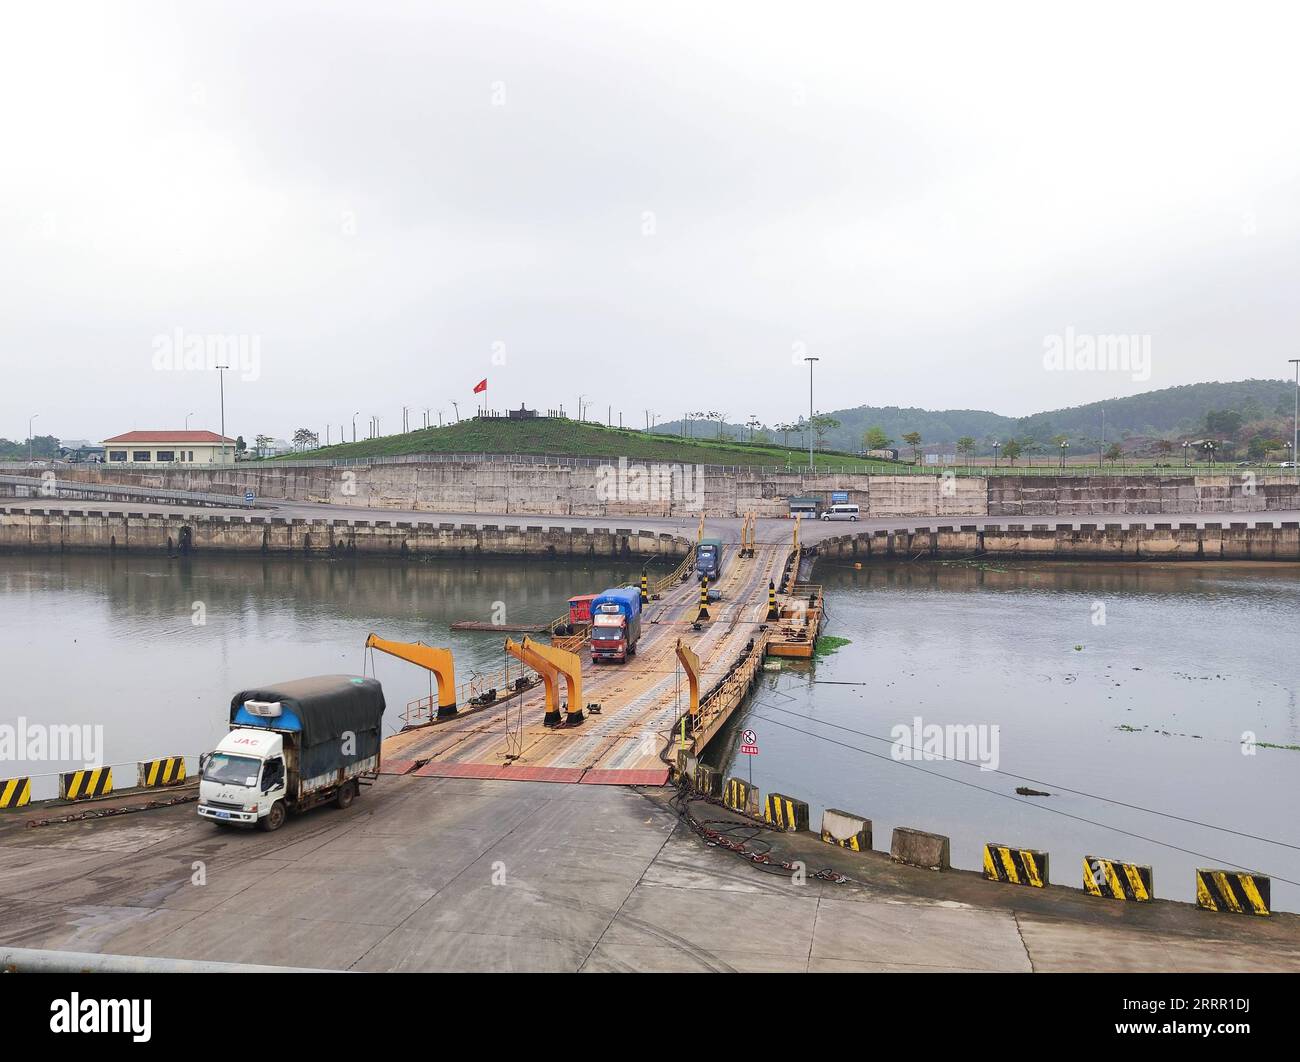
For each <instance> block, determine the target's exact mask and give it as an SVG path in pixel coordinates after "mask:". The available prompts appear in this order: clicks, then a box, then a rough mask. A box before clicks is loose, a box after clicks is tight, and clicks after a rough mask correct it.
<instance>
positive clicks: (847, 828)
mask: <svg viewBox="0 0 1300 1062" xmlns="http://www.w3.org/2000/svg"><path fill="white" fill-rule="evenodd" d="M822 840H823V841H825V842H826V843H827V844H836V845H839V846H840V847H841V848H847V849H848V850H849V851H850V852H870V851H871V820H870V819H864V818H863V817H862V816H861V815H854V814H853V813H851V812H848V811H837V810H836V809H835V808H827V809H826V810H825V811H823V812H822Z"/></svg>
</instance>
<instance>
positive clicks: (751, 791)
mask: <svg viewBox="0 0 1300 1062" xmlns="http://www.w3.org/2000/svg"><path fill="white" fill-rule="evenodd" d="M722 802H723V803H724V804H725V805H726V806H727V807H729V808H731V810H732V811H739V812H740V813H741V814H743V815H749V816H751V817H752V818H758V817H759V809H760V807H761V806H762V805H761V804H760V803H759V800H758V789H757V788H756V787H755V786H752V785H750V784H749V783H748V782H746V781H745V780H744V779H743V778H728V779H727V782H726V785H725V786H724V787H723V789H722Z"/></svg>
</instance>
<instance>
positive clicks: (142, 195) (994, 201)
mask: <svg viewBox="0 0 1300 1062" xmlns="http://www.w3.org/2000/svg"><path fill="white" fill-rule="evenodd" d="M904 6H906V10H902V8H903V7H904ZM1044 6H1045V5H1041V4H1027V5H1024V6H1016V7H1010V6H1006V5H988V4H978V5H972V4H964V5H961V6H958V7H952V8H948V7H940V6H934V5H924V6H923V5H898V4H888V5H885V4H880V5H868V4H863V3H851V4H850V3H846V4H842V5H818V4H812V3H807V2H800V3H797V4H792V3H784V4H771V5H765V4H755V3H753V2H747V3H736V4H722V3H704V2H702V0H695V2H687V3H674V2H666V0H655V2H653V3H645V4H631V3H626V2H619V3H615V4H610V3H600V4H598V3H546V4H540V3H530V4H508V5H507V4H495V3H487V2H483V0H467V2H464V3H432V2H426V3H410V4H407V3H385V2H382V0H365V2H362V0H354V2H352V3H347V4H330V3H322V2H320V0H313V2H311V3H296V2H276V0H268V2H262V3H257V4H253V3H239V4H237V3H230V2H222V3H212V4H200V3H193V2H183V0H182V2H175V0H172V2H168V3H159V4H146V3H135V4H123V5H111V4H107V3H93V4H86V5H84V6H83V5H73V4H64V3H57V2H51V3H40V4H25V5H21V6H20V5H10V6H9V7H8V8H7V10H6V16H5V23H6V24H5V27H4V31H3V34H2V35H0V156H2V163H0V233H2V238H0V342H2V344H3V352H4V353H3V357H4V361H3V367H4V373H3V384H0V435H4V436H8V437H10V438H19V439H21V438H25V437H26V433H27V418H28V417H29V416H30V415H31V414H33V413H38V414H39V415H40V416H39V419H38V420H37V421H36V422H35V430H36V432H37V434H46V433H49V434H55V435H59V436H61V437H63V438H71V437H88V438H92V439H99V438H102V437H104V436H106V435H110V434H115V433H117V432H121V431H126V430H129V429H133V428H141V429H143V428H168V427H179V426H181V425H182V424H183V423H184V421H185V417H186V414H188V413H191V412H192V413H193V414H194V415H193V416H192V417H191V418H190V422H189V423H190V427H192V428H193V427H209V428H214V429H215V428H216V427H217V426H218V404H217V393H218V392H217V378H216V375H215V374H214V373H212V372H210V371H207V370H205V369H201V368H197V369H186V368H184V367H182V368H180V369H169V368H167V366H168V365H169V364H171V362H169V360H168V359H169V358H170V357H171V355H172V354H173V353H175V352H176V350H175V348H176V346H177V341H178V339H179V341H180V345H181V346H182V347H183V346H184V343H185V341H186V340H187V339H193V338H194V337H198V339H199V340H200V341H202V340H203V339H204V338H205V337H208V336H221V335H233V336H242V337H244V344H245V345H244V349H245V350H246V351H247V352H248V357H249V359H250V360H249V363H248V364H246V365H245V366H244V367H243V371H240V369H239V367H237V368H236V370H235V371H232V373H230V374H227V377H226V415H227V428H228V431H229V433H230V434H232V435H233V434H237V433H242V434H244V435H245V436H246V437H248V438H249V439H250V440H251V438H252V437H253V436H254V435H256V434H258V433H260V432H265V433H268V434H273V435H278V436H288V435H289V434H290V433H291V432H292V430H293V429H294V428H296V427H300V426H308V427H311V428H314V429H316V430H319V431H320V432H321V433H322V435H323V434H324V429H325V425H326V424H327V423H329V424H331V425H333V426H334V427H333V428H332V432H334V433H335V436H334V437H335V438H337V434H336V433H337V430H338V429H337V426H338V425H339V424H340V423H346V424H348V425H349V427H348V432H349V434H350V431H351V428H350V424H351V419H352V414H353V412H354V411H360V413H361V416H360V417H359V418H358V422H359V426H358V431H359V433H360V434H364V432H365V425H366V423H367V421H368V418H369V417H370V415H371V414H379V415H380V416H381V417H382V427H383V430H384V431H385V432H387V431H392V430H395V429H396V428H397V427H398V425H399V424H400V417H401V413H400V410H401V406H402V405H404V404H405V405H409V406H411V407H413V408H414V409H415V410H417V412H415V413H413V414H412V417H413V423H416V424H418V423H419V422H420V421H421V419H422V416H423V413H422V410H423V409H424V408H425V407H431V408H432V409H434V410H435V413H434V414H433V417H434V420H435V422H436V419H437V413H436V410H438V409H442V410H443V411H444V417H445V418H448V417H450V416H451V414H452V401H453V400H455V401H457V402H459V403H460V410H461V413H462V414H465V413H466V412H467V411H469V410H472V408H473V406H474V404H475V398H474V396H473V395H472V394H471V388H472V386H473V385H474V383H476V382H477V381H478V380H479V379H481V378H483V377H487V378H488V379H489V381H490V384H489V398H490V401H491V404H492V405H494V406H496V407H497V408H504V407H506V406H516V407H517V406H518V405H519V404H520V403H521V402H527V403H528V405H530V406H533V407H541V408H543V409H545V408H547V407H551V406H558V405H559V404H560V403H563V404H564V406H565V409H566V410H568V411H572V410H573V409H574V407H575V405H576V403H577V399H578V395H579V394H585V395H587V396H588V398H589V400H590V402H591V403H592V407H593V410H596V411H599V415H600V416H601V417H602V418H603V417H604V414H605V409H606V407H607V406H608V405H612V406H613V409H614V417H615V420H617V417H618V413H619V411H622V412H623V414H624V416H625V417H626V418H627V420H628V421H629V422H630V423H634V424H641V423H644V412H643V411H644V410H645V409H647V408H649V409H652V410H654V411H656V412H657V413H658V415H659V418H660V419H664V420H666V419H672V418H674V417H677V416H679V415H680V414H681V413H682V411H683V410H687V409H698V408H706V409H717V410H720V411H725V412H727V413H728V414H729V415H730V419H732V420H736V421H739V420H743V419H745V418H746V417H747V416H748V415H750V414H757V415H758V416H759V418H760V419H762V420H765V421H767V422H769V423H771V422H776V421H780V420H783V419H788V418H792V417H794V416H796V415H797V414H798V413H800V412H801V411H804V410H806V408H807V369H806V367H805V366H804V365H803V364H802V363H801V362H799V360H798V359H799V357H800V355H801V354H803V353H813V354H817V355H819V356H820V357H821V359H822V360H821V362H820V363H819V364H818V366H817V381H816V384H817V406H818V408H822V409H833V408H841V407H845V406H853V405H861V404H896V405H918V406H925V407H930V408H947V407H960V408H985V409H992V410H995V411H998V412H1002V413H1006V414H1012V415H1022V414H1026V413H1029V412H1033V411H1036V410H1040V409H1046V408H1053V407H1057V406H1063V405H1076V404H1079V403H1081V402H1086V401H1092V400H1095V399H1100V398H1106V397H1110V396H1116V395H1124V394H1133V393H1137V392H1140V391H1144V390H1150V389H1153V388H1156V387H1165V386H1169V385H1174V384H1183V383H1192V382H1196V381H1200V380H1207V379H1208V380H1212V379H1238V378H1242V377H1248V376H1259V377H1264V376H1267V377H1274V378H1277V377H1282V376H1287V375H1289V368H1290V367H1289V366H1288V365H1287V364H1286V359H1287V358H1289V357H1296V356H1300V329H1298V328H1297V323H1298V322H1297V306H1298V305H1300V300H1298V299H1297V292H1300V240H1298V239H1297V237H1300V180H1298V174H1300V117H1298V116H1300V64H1297V63H1296V62H1295V59H1294V46H1295V40H1296V33H1295V31H1296V28H1297V27H1296V25H1295V24H1294V22H1292V21H1291V20H1289V19H1287V18H1286V17H1285V16H1282V15H1279V14H1276V13H1271V12H1273V9H1270V8H1263V7H1261V8H1257V9H1256V8H1252V7H1250V6H1249V5H1246V4H1241V3H1234V4H1231V5H1229V4H1218V5H1215V6H1214V7H1212V8H1204V9H1201V8H1197V7H1196V6H1194V5H1189V4H1178V5H1170V6H1168V7H1163V6H1162V5H1152V6H1151V7H1152V9H1151V10H1150V11H1144V9H1143V7H1142V6H1141V5H1132V4H1120V5H1116V6H1114V7H1109V6H1106V5H1096V4H1094V5H1087V6H1086V7H1080V8H1077V9H1076V10H1075V12H1074V13H1073V14H1070V15H1066V14H1063V13H1053V12H1048V11H1045V10H1042V8H1043V7H1044ZM1054 6H1055V5H1054ZM1278 10H1284V9H1281V8H1279V9H1278ZM1117 333H1122V334H1126V335H1134V336H1139V337H1143V338H1142V339H1141V341H1140V342H1141V343H1144V344H1146V347H1147V349H1149V352H1150V366H1149V368H1150V371H1149V378H1147V379H1140V378H1139V377H1141V376H1142V375H1143V374H1142V373H1141V372H1133V371H1127V370H1119V371H1108V372H1100V371H1093V370H1086V369H1076V370H1074V371H1050V370H1049V369H1047V368H1046V367H1045V365H1044V352H1045V347H1046V345H1047V344H1048V343H1049V342H1051V337H1054V336H1055V337H1062V336H1066V335H1070V336H1073V337H1076V338H1077V337H1078V336H1084V337H1087V336H1090V335H1102V334H1117ZM1072 342H1073V340H1072ZM1135 349H1138V348H1135ZM254 351H255V352H256V355H257V357H256V359H255V360H256V364H253V363H252V362H253V360H254V359H253V358H252V355H253V352H254ZM182 365H183V362H182Z"/></svg>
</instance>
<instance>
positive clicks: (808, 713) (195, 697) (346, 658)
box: [0, 556, 1300, 910]
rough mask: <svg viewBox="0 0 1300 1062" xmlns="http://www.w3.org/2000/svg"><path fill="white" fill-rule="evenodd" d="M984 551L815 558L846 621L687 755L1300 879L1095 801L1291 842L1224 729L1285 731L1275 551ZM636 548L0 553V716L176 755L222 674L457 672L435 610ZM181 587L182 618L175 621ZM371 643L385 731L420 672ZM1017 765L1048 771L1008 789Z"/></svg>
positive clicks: (571, 579)
mask: <svg viewBox="0 0 1300 1062" xmlns="http://www.w3.org/2000/svg"><path fill="white" fill-rule="evenodd" d="M1001 569H1002V570H990V569H979V568H972V567H965V566H962V565H956V564H954V565H926V566H910V567H893V568H884V567H874V568H867V569H863V570H860V571H855V570H853V569H851V568H845V567H822V568H820V569H819V571H818V578H819V580H820V581H821V582H822V583H823V584H824V585H825V586H826V588H827V593H828V605H829V614H828V625H827V628H826V632H827V633H828V634H832V635H838V636H840V637H844V638H848V639H849V640H850V642H849V644H848V645H847V646H845V647H843V648H841V649H839V650H838V651H836V652H835V653H833V654H831V655H830V656H828V657H826V658H825V659H823V660H821V661H818V662H817V663H815V664H812V665H808V664H796V665H793V666H791V665H789V664H787V665H786V666H785V668H784V669H783V670H782V671H780V672H769V673H765V675H764V680H763V684H762V685H761V687H760V688H759V690H758V694H757V696H756V698H755V701H754V703H753V705H752V707H751V708H750V709H749V711H748V712H747V713H746V715H745V716H744V718H743V719H742V720H738V721H737V726H736V727H733V728H731V730H730V731H729V732H728V733H726V734H725V735H724V740H723V741H721V742H720V743H719V744H718V745H717V747H716V748H715V749H714V750H712V751H711V755H712V756H713V758H714V759H715V760H717V761H718V762H722V763H724V764H725V765H726V766H727V768H728V770H729V771H730V772H731V773H737V774H741V775H742V776H743V775H745V774H747V773H748V772H749V770H750V769H751V767H752V770H753V777H754V781H755V782H756V784H758V785H759V786H760V788H761V789H762V790H764V791H765V792H767V791H772V790H778V791H781V792H786V793H790V794H793V795H796V796H799V797H802V798H803V799H805V800H807V801H808V802H809V803H810V804H811V805H812V812H813V817H814V823H816V821H817V820H818V819H819V818H820V814H821V811H822V809H823V808H826V807H838V808H842V809H845V810H848V811H853V812H857V813H860V814H863V815H866V816H868V817H870V818H871V819H873V821H874V825H875V836H876V841H875V844H876V847H877V848H887V847H888V844H889V833H890V830H891V829H892V828H893V827H894V826H896V825H906V826H914V827H918V828H921V829H927V830H933V831H935V832H939V833H944V834H947V835H949V836H950V837H951V838H952V845H953V853H952V854H953V862H954V863H955V864H956V865H958V866H961V867H966V868H972V869H974V868H977V867H978V866H979V861H980V846H981V845H982V844H983V843H984V842H985V841H995V842H1004V843H1011V844H1020V845H1023V846H1026V847H1038V848H1042V849H1045V850H1048V851H1049V852H1050V853H1051V859H1052V866H1051V870H1052V877H1053V880H1055V881H1057V882H1060V883H1063V884H1071V885H1075V886H1078V885H1079V884H1080V880H1081V875H1082V866H1081V861H1082V858H1083V856H1084V854H1085V853H1088V854H1095V855H1101V856H1107V857H1111V858H1123V859H1129V860H1133V861H1137V862H1143V863H1149V864H1151V865H1152V866H1154V868H1155V881H1156V889H1157V892H1158V894H1159V895H1161V896H1167V897H1171V898H1177V899H1190V898H1192V896H1193V888H1192V880H1193V879H1192V870H1193V868H1194V867H1196V866H1206V865H1212V864H1222V865H1227V864H1231V863H1238V864H1242V865H1245V866H1248V867H1253V868H1255V869H1257V870H1260V871H1264V872H1269V873H1271V874H1273V875H1274V883H1273V889H1274V892H1273V899H1274V905H1275V906H1276V907H1278V908H1279V909H1286V910H1300V888H1297V887H1296V886H1294V885H1290V884H1287V883H1286V882H1284V881H1282V880H1280V879H1283V878H1289V879H1291V880H1292V881H1300V852H1297V851H1296V850H1295V849H1293V848H1287V847H1282V846H1278V845H1273V844H1268V843H1265V842H1263V841H1259V840H1252V839H1250V838H1246V837H1240V836H1235V835H1233V834H1230V833H1224V832H1221V831H1216V830H1213V829H1208V828H1206V827H1203V826H1198V825H1194V824H1192V823H1187V822H1180V821H1177V820H1176V819H1173V818H1169V817H1164V816H1160V815H1156V814H1151V813H1150V812H1148V811H1139V810H1134V809H1133V808H1128V807H1124V806H1122V805H1121V804H1119V803H1116V802H1115V801H1122V802H1123V803H1124V804H1130V805H1135V806H1136V807H1138V808H1143V809H1153V810H1156V811H1162V812H1167V813H1170V814H1172V815H1176V816H1180V817H1182V818H1186V819H1195V820H1199V821H1200V822H1204V823H1210V824H1215V825H1221V826H1226V827H1230V828H1232V829H1236V830H1240V831H1244V832H1246V833H1251V834H1258V835H1260V836H1261V837H1266V838H1271V839H1275V840H1282V841H1286V842H1288V843H1289V844H1291V845H1300V828H1298V827H1297V807H1300V751H1291V750H1284V749H1272V748H1266V747H1258V748H1257V749H1256V751H1255V754H1254V755H1243V746H1242V737H1243V734H1245V733H1247V732H1249V733H1252V734H1253V735H1254V736H1255V739H1256V740H1257V741H1258V742H1268V743H1272V744H1276V745H1300V710H1298V709H1297V697H1296V690H1297V687H1298V686H1300V657H1298V655H1297V652H1296V637H1297V634H1298V633H1300V622H1297V613H1298V610H1297V606H1300V571H1297V569H1296V567H1295V566H1268V567H1262V566H1261V567H1252V566H1203V565H1188V564H1180V565H1148V566H1140V567H1139V566H1136V565H1081V566H1073V567H1072V566H1066V565H1053V564H1043V563H1039V564H1022V565H1011V564H1006V565H1002V566H1001ZM638 572H639V567H638V566H636V565H632V564H627V565H617V564H615V565H608V564H604V563H603V562H602V564H601V565H592V566H587V565H581V564H572V563H564V562H547V561H540V560H539V561H528V562H482V563H478V564H469V565H465V564H461V563H459V562H452V561H439V562H433V563H427V564H410V565H405V566H398V565H387V564H384V563H382V562H367V561H361V562H355V561H347V562H330V561H321V560H313V561H310V562H297V561H288V560H283V559H276V560H272V561H263V560H261V559H257V558H202V559H167V558H161V557H132V558H122V557H117V558H109V557H98V556H68V557H29V556H7V557H0V645H3V646H4V660H5V664H6V667H5V669H4V670H5V682H4V700H3V704H2V705H0V722H12V721H14V720H15V719H16V718H17V717H18V716H20V715H21V716H26V717H27V719H29V720H31V721H33V722H40V723H63V724H68V723H99V724H103V727H104V741H105V746H106V747H105V750H104V759H105V760H106V761H107V762H111V763H125V762H130V761H134V760H135V759H138V758H146V757H150V756H157V755H163V754H175V753H185V754H187V755H190V756H193V755H196V754H197V753H198V752H200V751H202V750H205V749H207V748H210V747H211V746H212V745H213V744H214V743H215V742H216V740H217V739H218V738H219V737H220V735H221V734H222V733H223V732H224V730H225V726H226V710H227V705H228V703H229V698H230V696H231V694H232V693H233V692H235V691H236V690H238V689H240V688H244V687H247V686H250V685H254V684H259V683H263V682H271V681H275V680H278V679H285V678H292V677H298V676H301V675H307V674H319V673H324V672H330V671H335V670H337V671H348V672H358V671H360V670H361V669H362V666H363V648H362V646H363V643H364V641H365V637H366V635H367V633H369V632H370V631H375V632H377V633H378V634H380V635H382V636H384V637H387V638H393V639H396V640H400V641H415V640H422V641H425V642H429V643H431V644H437V645H447V646H450V647H451V648H452V649H453V650H454V652H455V654H456V663H457V677H458V679H460V680H464V679H465V678H467V677H468V675H469V673H470V671H471V669H479V670H483V671H487V670H493V669H495V668H497V667H499V666H500V664H501V663H502V656H503V654H502V649H501V642H502V638H501V636H500V635H499V634H492V633H486V634H479V633H453V632H450V631H449V630H448V626H449V624H450V623H452V622H454V621H455V620H461V619H473V620H482V621H490V620H491V619H492V616H493V610H494V608H500V607H503V608H504V609H505V619H506V620H507V622H511V623H520V622H529V621H544V620H547V619H550V618H551V617H553V616H555V615H557V614H559V613H560V612H561V611H563V609H564V606H565V601H566V600H567V598H568V597H569V596H571V595H572V594H576V593H588V592H592V591H595V590H599V589H603V588H604V587H606V586H609V585H613V584H617V583H620V582H628V581H632V580H634V579H635V577H636V575H637V573H638ZM196 603H201V604H202V605H203V608H204V609H205V610H206V623H205V624H204V625H202V626H195V625H194V623H193V622H192V617H193V615H194V606H195V604H196ZM498 603H501V604H500V605H498ZM1103 609H1104V612H1103V611H1102V610H1103ZM1099 617H1104V620H1105V622H1104V623H1097V622H1095V620H1096V619H1097V618H1099ZM376 659H377V667H378V675H379V677H380V679H382V680H383V682H384V687H385V691H386V692H387V694H388V700H389V705H390V710H389V713H388V715H387V717H386V723H387V725H388V728H389V729H390V730H393V729H396V728H397V726H398V725H399V723H400V721H399V718H398V713H399V712H400V710H401V708H402V707H403V706H404V705H405V704H406V703H407V702H408V701H410V700H413V699H415V698H417V697H422V696H424V695H425V694H426V693H427V692H428V680H427V677H426V675H425V673H424V672H422V671H421V670H420V669H418V668H415V667H413V666H411V665H409V664H406V663H404V662H402V661H399V660H394V659H392V658H390V657H385V656H382V655H380V656H378V657H377V658H376ZM916 717H920V719H921V720H922V722H923V723H924V724H930V723H938V724H955V725H962V726H965V725H970V724H983V725H986V726H990V727H991V726H996V727H997V728H998V747H997V751H998V759H999V762H998V764H997V766H998V768H999V769H1000V770H1001V771H1003V772H1010V773H1013V774H1016V775H1023V776H1026V777H1027V778H1032V779H1035V780H1036V781H1034V782H1032V783H1031V782H1026V781H1024V780H1022V779H1018V778H1013V777H1009V776H1008V775H1006V774H998V773H993V772H986V771H980V770H978V769H975V768H973V767H971V766H968V765H961V764H954V763H945V762H922V763H919V764H917V765H916V766H918V767H922V768H924V769H925V770H926V771H928V772H932V773H929V774H926V773H922V772H921V771H920V770H917V769H915V768H914V767H911V766H908V765H906V764H904V763H900V762H897V761H896V760H895V759H893V758H892V756H891V743H890V738H891V730H892V728H893V727H895V726H896V725H899V724H902V725H905V726H908V727H910V726H912V724H913V720H914V719H915V718H916ZM742 724H743V725H745V726H749V727H751V728H753V729H754V730H756V731H757V732H758V735H759V746H760V749H761V751H760V754H759V755H758V756H757V757H753V758H751V757H744V756H739V755H737V754H736V747H735V736H736V733H737V732H738V728H739V725H742ZM986 733H987V732H986ZM28 766H29V765H24V766H23V768H22V770H21V771H14V770H11V769H8V768H6V769H4V770H3V771H0V773H3V774H13V773H28ZM70 766H72V765H71V764H57V763H56V764H44V765H41V766H40V767H38V768H32V769H31V773H34V774H40V773H41V772H46V773H47V774H48V777H42V778H38V779H36V781H35V782H34V790H35V792H34V795H36V796H45V795H49V794H50V793H51V792H53V789H54V784H55V783H54V779H53V772H56V771H58V770H59V769H65V768H67V767H70ZM959 783H966V784H959ZM1026 784H1028V785H1032V787H1033V788H1035V789H1041V790H1046V791H1048V792H1050V793H1051V794H1052V795H1051V796H1050V797H1037V798H1026V797H1020V796H1016V795H1015V792H1014V790H1015V788H1016V786H1018V785H1026ZM973 787H979V788H973ZM1065 788H1068V789H1072V790H1077V791H1079V792H1078V793H1068V792H1064V791H1063V790H1064V789H1065ZM1083 793H1086V794H1095V796H1085V795H1080V794H1083ZM1097 797H1103V798H1110V799H1109V800H1106V799H1097ZM1057 812H1063V813H1065V814H1064V815H1062V814H1057ZM1067 815H1068V816H1075V818H1070V817H1066V816H1067ZM1080 820H1088V821H1080ZM1092 823H1098V824H1101V825H1093V824H1092ZM1132 835H1136V836H1132ZM1167 846H1177V848H1183V849H1188V850H1190V852H1193V853H1198V854H1195V855H1193V854H1188V853H1186V852H1180V851H1178V850H1176V848H1173V847H1167Z"/></svg>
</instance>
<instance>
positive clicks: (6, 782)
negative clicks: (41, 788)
mask: <svg viewBox="0 0 1300 1062" xmlns="http://www.w3.org/2000/svg"><path fill="white" fill-rule="evenodd" d="M31 802H32V780H31V779H30V778H0V808H23V807H26V806H27V805H28V804H30V803H31Z"/></svg>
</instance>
